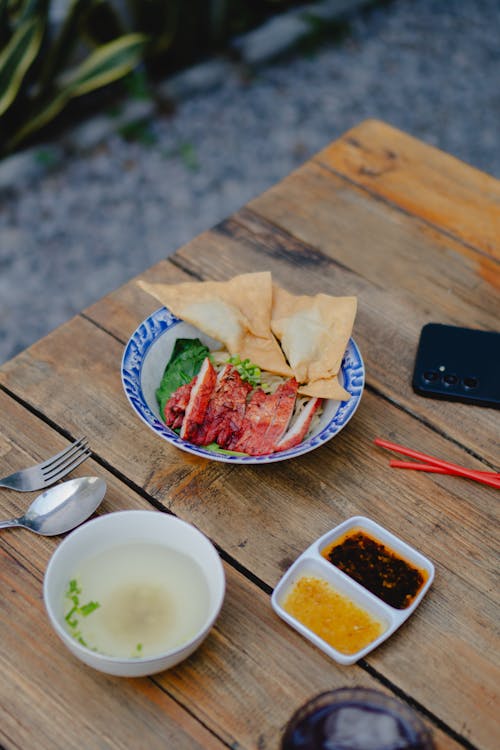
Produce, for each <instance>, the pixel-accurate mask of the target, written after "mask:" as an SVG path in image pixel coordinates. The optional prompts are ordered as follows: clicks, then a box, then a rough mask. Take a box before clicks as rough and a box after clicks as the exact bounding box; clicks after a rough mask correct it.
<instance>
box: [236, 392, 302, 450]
mask: <svg viewBox="0 0 500 750" xmlns="http://www.w3.org/2000/svg"><path fill="white" fill-rule="evenodd" d="M297 388H298V383H297V381H296V380H295V378H290V380H287V381H286V382H285V383H281V384H280V385H279V386H278V388H277V389H276V390H275V392H274V393H271V394H265V393H264V392H263V391H262V390H258V391H255V393H254V394H253V396H252V398H251V400H250V403H249V404H248V407H247V410H246V413H245V418H244V420H243V424H242V429H241V433H240V435H239V437H238V439H237V440H236V442H235V443H231V447H233V448H234V450H237V451H241V452H242V453H248V455H250V456H263V455H266V454H268V453H273V452H274V446H275V444H276V443H277V442H278V441H279V439H280V438H281V437H282V435H283V434H284V432H285V431H286V429H287V427H288V424H289V422H290V419H291V416H292V413H293V408H294V406H295V398H296V395H297Z"/></svg>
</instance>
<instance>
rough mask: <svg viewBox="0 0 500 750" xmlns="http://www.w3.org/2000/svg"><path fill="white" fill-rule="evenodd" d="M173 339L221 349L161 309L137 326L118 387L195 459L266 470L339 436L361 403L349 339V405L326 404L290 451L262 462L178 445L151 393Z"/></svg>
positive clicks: (356, 358)
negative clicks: (197, 341) (310, 431)
mask: <svg viewBox="0 0 500 750" xmlns="http://www.w3.org/2000/svg"><path fill="white" fill-rule="evenodd" d="M178 338H199V339H200V340H201V341H202V342H203V343H204V344H206V346H208V347H209V349H214V348H217V347H218V346H220V345H219V344H218V343H217V342H216V341H214V339H211V338H209V337H208V336H206V335H205V334H203V333H202V332H201V331H199V330H198V329H197V328H194V327H193V326H191V325H189V324H188V323H185V322H184V321H182V320H179V318H176V317H175V316H174V315H172V313H171V312H169V311H168V310H167V309H166V308H165V307H161V308H160V309H159V310H156V312H154V313H153V314H152V315H150V316H149V318H146V320H144V321H143V322H142V323H141V324H140V326H139V327H138V328H137V330H136V331H134V333H133V334H132V336H131V338H130V340H129V342H128V344H127V346H126V347H125V351H124V354H123V360H122V373H121V374H122V383H123V388H124V390H125V393H126V395H127V398H128V400H129V402H130V405H131V406H132V408H133V409H134V411H135V412H136V413H137V415H138V416H139V417H140V418H141V419H142V420H143V422H145V423H146V424H147V425H148V427H150V428H151V429H152V430H153V431H154V432H156V434H157V435H159V436H160V437H161V438H163V439H164V440H167V441H168V442H169V443H172V444H173V445H176V446H177V447H178V448H181V449H182V450H185V451H188V452H189V453H194V454H195V455H197V456H202V457H203V458H209V459H211V460H213V461H224V462H226V463H233V464H266V463H270V462H272V461H284V460H285V459H287V458H293V457H295V456H300V455H302V454H304V453H308V452H309V451H311V450H314V449H315V448H317V447H318V446H320V445H323V443H326V442H327V441H328V440H330V439H331V438H332V437H334V436H335V435H336V434H337V433H338V432H340V430H341V429H342V428H343V427H345V425H346V424H347V423H348V422H349V420H350V419H351V417H352V415H353V414H354V412H355V411H356V409H357V408H358V405H359V402H360V400H361V395H362V393H363V388H364V383H365V369H364V364H363V360H362V358H361V354H360V352H359V349H358V347H357V346H356V343H355V342H354V340H353V339H350V340H349V343H348V345H347V349H346V352H345V355H344V359H343V362H342V366H341V370H340V373H339V380H340V383H341V384H342V385H343V386H344V388H345V389H346V391H348V392H349V393H350V394H351V398H350V399H349V400H348V401H332V400H325V401H324V404H323V412H322V414H321V418H320V420H319V424H318V426H317V427H316V429H315V430H314V433H313V434H312V435H310V436H308V437H307V439H306V440H303V441H302V442H301V443H300V444H299V445H297V446H295V447H294V448H290V449H289V450H287V451H281V452H279V453H270V454H268V455H265V456H241V455H236V456H231V455H226V454H224V453H215V452H213V451H210V450H207V449H206V448H203V447H201V446H198V445H193V444H192V443H188V442H187V441H186V440H182V438H180V437H179V436H178V435H177V434H176V433H175V432H174V431H173V430H171V429H170V428H169V427H167V426H166V424H165V423H164V422H163V421H162V419H161V418H160V412H159V409H158V404H157V401H156V396H155V391H156V389H157V388H158V386H159V384H160V381H161V379H162V376H163V372H164V370H165V366H166V364H167V362H168V360H169V359H170V356H171V354H172V350H173V348H174V344H175V340H176V339H178Z"/></svg>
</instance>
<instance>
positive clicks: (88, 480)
mask: <svg viewBox="0 0 500 750" xmlns="http://www.w3.org/2000/svg"><path fill="white" fill-rule="evenodd" d="M105 492H106V482H104V481H103V480H102V479H99V478H98V477H79V478H78V479H70V480H69V481H68V482H62V483H61V484H57V485H55V487H51V488H50V489H48V490H45V492H42V494H41V495H39V496H38V497H37V498H36V500H34V501H33V502H32V503H31V505H30V507H29V508H28V510H27V511H26V513H25V514H24V516H20V518H11V519H9V520H8V521H0V529H6V528H8V527H9V526H24V527H25V528H26V529H30V530H31V531H34V532H35V533H36V534H42V535H43V536H52V535H55V534H63V533H64V532H65V531H69V530H70V529H73V528H74V527H75V526H78V525H79V524H80V523H83V521H86V520H87V518H88V517H89V516H91V515H92V513H93V512H94V511H95V510H96V508H97V507H98V506H99V505H100V503H101V500H102V499H103V497H104V495H105Z"/></svg>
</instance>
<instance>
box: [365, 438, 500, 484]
mask: <svg viewBox="0 0 500 750" xmlns="http://www.w3.org/2000/svg"><path fill="white" fill-rule="evenodd" d="M374 442H375V445H378V446H380V447H381V448H387V450H391V451H394V452H395V453H401V454H402V455H403V456H409V457H410V458H414V459H416V460H417V461H420V462H422V463H414V462H412V461H401V462H397V463H395V461H394V459H393V460H392V461H391V462H390V465H391V466H396V467H397V468H400V469H401V468H405V469H417V470H420V471H434V472H436V471H439V472H440V473H446V474H454V475H456V476H461V477H466V478H467V479H474V480H475V481H476V482H482V483H483V484H487V485H489V486H490V487H496V489H500V474H498V473H495V472H494V471H478V470H475V469H467V468H465V467H464V466H459V465H458V464H454V463H451V462H450V461H443V460H442V459H440V458H435V457H434V456H429V455H428V454H427V453H422V452H421V451H416V450H413V448H405V446H404V445H398V444H397V443H391V442H390V441H389V440H384V439H383V438H375V441H374ZM425 466H427V468H424V467H425Z"/></svg>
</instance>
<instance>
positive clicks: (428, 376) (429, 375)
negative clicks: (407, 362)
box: [424, 370, 439, 383]
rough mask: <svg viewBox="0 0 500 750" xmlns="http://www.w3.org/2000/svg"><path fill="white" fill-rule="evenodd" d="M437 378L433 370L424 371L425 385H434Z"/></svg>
mask: <svg viewBox="0 0 500 750" xmlns="http://www.w3.org/2000/svg"><path fill="white" fill-rule="evenodd" d="M438 378H439V374H438V373H437V372H436V371H435V370H426V371H425V372H424V380H425V381H426V382H427V383H434V382H435V381H436V380H437V379H438Z"/></svg>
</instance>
